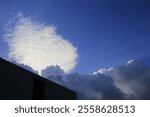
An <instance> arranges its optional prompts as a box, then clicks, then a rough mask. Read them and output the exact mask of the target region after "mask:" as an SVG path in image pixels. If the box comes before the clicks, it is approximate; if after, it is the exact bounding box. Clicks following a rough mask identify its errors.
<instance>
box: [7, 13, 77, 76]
mask: <svg viewBox="0 0 150 117" xmlns="http://www.w3.org/2000/svg"><path fill="white" fill-rule="evenodd" d="M5 38H6V41H7V42H8V45H9V58H10V59H11V60H13V61H16V62H17V63H19V64H25V65H28V66H31V67H32V68H33V69H34V70H37V71H39V72H41V70H43V69H45V68H47V67H48V66H51V65H59V66H60V67H61V68H62V69H63V70H64V71H65V72H66V73H67V72H70V71H71V70H72V69H73V68H74V67H75V65H76V63H77V57H78V54H77V48H75V47H74V46H73V45H72V44H71V43H70V42H69V41H68V40H66V39H64V38H63V37H62V36H61V35H59V34H57V32H56V28H55V27H54V26H50V25H45V24H43V23H39V22H36V21H33V20H32V19H31V18H30V17H24V16H23V15H22V14H19V15H18V17H17V18H16V19H15V20H13V21H12V23H11V25H10V27H9V28H8V30H7V33H6V34H5Z"/></svg>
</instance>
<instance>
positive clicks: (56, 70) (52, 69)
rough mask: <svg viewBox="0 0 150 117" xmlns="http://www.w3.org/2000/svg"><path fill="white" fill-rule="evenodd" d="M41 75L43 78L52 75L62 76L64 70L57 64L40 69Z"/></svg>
mask: <svg viewBox="0 0 150 117" xmlns="http://www.w3.org/2000/svg"><path fill="white" fill-rule="evenodd" d="M41 75H42V76H43V77H45V78H47V77H48V76H52V75H60V76H64V75H65V72H64V70H63V69H61V68H60V67H59V66H58V65H56V66H53V65H52V66H49V67H47V68H46V69H44V70H42V72H41Z"/></svg>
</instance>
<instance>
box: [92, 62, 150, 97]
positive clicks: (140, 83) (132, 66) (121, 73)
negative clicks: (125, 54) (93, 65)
mask: <svg viewBox="0 0 150 117" xmlns="http://www.w3.org/2000/svg"><path fill="white" fill-rule="evenodd" d="M94 74H104V75H107V76H110V77H112V78H113V79H114V82H115V84H116V86H117V87H118V88H119V89H120V90H121V91H122V92H124V93H125V94H126V95H127V97H126V98H127V99H150V94H149V90H150V68H149V67H147V66H144V65H142V64H140V63H138V62H136V61H133V60H130V61H128V62H127V63H126V64H125V65H122V66H119V67H117V68H111V69H100V70H98V71H97V72H94Z"/></svg>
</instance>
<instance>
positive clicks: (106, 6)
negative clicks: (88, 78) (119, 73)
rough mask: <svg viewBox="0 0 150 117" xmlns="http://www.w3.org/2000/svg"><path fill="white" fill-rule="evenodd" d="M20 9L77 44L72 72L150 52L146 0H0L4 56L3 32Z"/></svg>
mask: <svg viewBox="0 0 150 117" xmlns="http://www.w3.org/2000/svg"><path fill="white" fill-rule="evenodd" d="M19 12H21V13H23V14H25V15H26V16H31V17H32V18H33V19H34V20H36V21H39V22H46V23H47V24H52V25H55V26H56V27H57V32H58V33H59V34H61V35H63V37H65V38H67V39H68V40H69V41H70V42H71V43H73V44H74V46H76V47H77V48H78V54H79V58H78V64H77V66H76V68H75V70H74V71H75V72H80V73H91V72H94V71H96V70H97V69H99V68H103V67H111V66H118V65H120V64H123V63H125V62H126V61H128V60H130V59H135V60H140V59H141V60H146V59H145V58H148V57H149V56H150V53H149V50H150V46H149V44H150V2H149V1H148V0H113V1H112V0H1V1H0V14H1V18H0V35H1V38H0V56H2V57H3V58H5V59H7V54H8V47H7V43H5V42H4V39H3V37H2V36H3V34H4V33H5V28H6V25H7V23H8V21H9V20H10V19H11V18H12V17H14V16H16V14H18V13H19Z"/></svg>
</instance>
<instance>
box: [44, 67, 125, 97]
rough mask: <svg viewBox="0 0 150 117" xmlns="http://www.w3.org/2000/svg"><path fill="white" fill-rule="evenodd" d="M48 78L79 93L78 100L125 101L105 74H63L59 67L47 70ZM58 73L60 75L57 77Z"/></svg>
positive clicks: (45, 72)
mask: <svg viewBox="0 0 150 117" xmlns="http://www.w3.org/2000/svg"><path fill="white" fill-rule="evenodd" d="M43 73H44V74H45V76H47V77H46V78H47V79H49V80H51V81H54V82H56V83H58V84H60V85H63V86H65V87H67V88H69V89H72V90H74V91H76V92H77V94H78V99H93V100H94V99H124V97H125V96H124V94H123V93H122V92H121V91H120V90H119V89H118V88H117V87H116V86H115V84H114V81H113V79H112V78H111V77H109V76H106V75H104V74H96V75H81V74H78V73H71V74H63V75H61V74H62V73H63V71H62V70H61V69H60V68H59V67H58V66H52V67H49V68H47V69H46V70H45V71H44V70H43ZM57 73H58V75H57Z"/></svg>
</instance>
